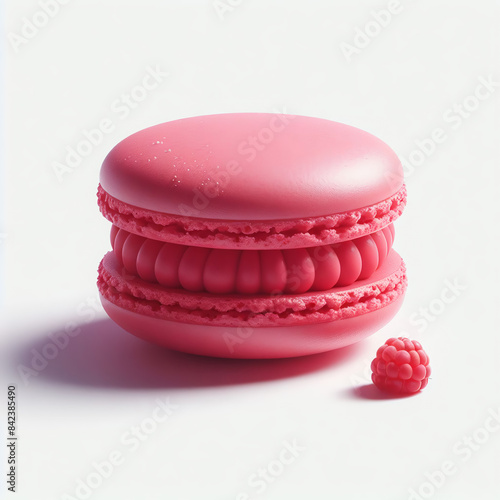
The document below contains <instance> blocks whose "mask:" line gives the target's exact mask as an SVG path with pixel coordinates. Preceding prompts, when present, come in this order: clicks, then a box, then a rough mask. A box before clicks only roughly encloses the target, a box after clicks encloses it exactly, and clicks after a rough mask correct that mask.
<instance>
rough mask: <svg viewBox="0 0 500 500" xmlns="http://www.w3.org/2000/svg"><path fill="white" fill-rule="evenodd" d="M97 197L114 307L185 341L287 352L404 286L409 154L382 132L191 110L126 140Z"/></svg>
mask: <svg viewBox="0 0 500 500" xmlns="http://www.w3.org/2000/svg"><path fill="white" fill-rule="evenodd" d="M97 197H98V204H99V207H100V210H101V212H102V214H103V215H104V217H106V218H107V219H108V220H109V221H110V222H111V223H112V225H111V246H112V251H110V252H108V253H107V254H106V255H105V257H104V259H103V260H102V262H101V264H100V266H99V270H98V282H97V283H98V288H99V292H100V297H101V301H102V304H103V307H104V309H105V310H106V312H107V314H108V315H109V317H110V318H111V319H112V320H113V321H115V322H116V323H117V324H118V325H120V326H121V327H122V328H124V329H125V330H126V331H128V332H130V333H132V334H133V335H136V336H137V337H140V338H142V339H145V340H147V341H150V342H153V343H156V344H159V345H162V346H166V347H168V348H171V349H175V350H178V351H183V352H188V353H193V354H201V355H207V356H217V357H228V358H256V359H259V358H283V357H293V356H302V355H307V354H314V353H319V352H325V351H329V350H332V349H336V348H340V347H344V346H346V345H349V344H352V343H354V342H358V341H360V340H361V339H363V338H365V337H367V336H368V335H370V334H372V333H374V332H375V331H377V330H378V329H380V328H381V327H382V326H384V325H385V324H386V323H387V322H388V321H390V319H391V318H392V317H393V316H394V315H395V314H396V312H397V311H398V309H399V307H400V306H401V303H402V300H403V296H404V293H405V290H406V286H407V279H406V271H405V266H404V263H403V261H402V259H401V257H400V256H399V255H398V254H397V253H396V252H395V251H394V250H393V249H392V245H393V241H394V236H395V232H394V227H393V222H394V221H395V219H397V218H398V217H399V216H400V215H401V213H402V211H403V208H404V206H405V203H406V189H405V186H404V179H403V169H402V166H401V162H400V161H399V159H398V157H397V156H396V154H395V153H394V152H393V151H392V150H391V148H390V147H389V146H387V145H386V144H385V143H384V142H382V141H381V140H380V139H378V138H376V137H375V136H373V135H371V134H369V133H367V132H364V131H362V130H360V129H357V128H354V127H351V126H348V125H345V124H341V123H337V122H333V121H330V120H325V119H320V118H312V117H305V116H294V115H287V114H270V113H234V114H218V115H208V116H198V117H192V118H184V119H181V120H175V121H170V122H167V123H162V124H160V125H155V126H153V127H150V128H147V129H144V130H141V131H139V132H137V133H135V134H133V135H131V136H129V137H127V138H126V139H124V140H123V141H121V142H120V143H119V144H117V145H116V146H115V147H114V148H113V149H112V150H111V151H110V153H109V154H108V155H107V157H106V158H105V160H104V163H103V165H102V167H101V172H100V184H99V187H98V193H97Z"/></svg>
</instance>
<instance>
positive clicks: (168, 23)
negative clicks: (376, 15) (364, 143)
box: [0, 0, 500, 500]
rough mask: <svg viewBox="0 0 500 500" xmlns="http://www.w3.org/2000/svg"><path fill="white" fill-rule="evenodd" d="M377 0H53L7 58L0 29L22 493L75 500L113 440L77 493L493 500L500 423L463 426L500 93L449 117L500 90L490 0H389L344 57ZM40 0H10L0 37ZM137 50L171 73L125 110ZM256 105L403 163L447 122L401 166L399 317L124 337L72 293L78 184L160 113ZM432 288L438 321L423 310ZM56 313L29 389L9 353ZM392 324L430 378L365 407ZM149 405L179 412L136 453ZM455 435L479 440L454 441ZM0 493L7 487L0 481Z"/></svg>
mask: <svg viewBox="0 0 500 500" xmlns="http://www.w3.org/2000/svg"><path fill="white" fill-rule="evenodd" d="M223 2H224V3H226V4H227V5H231V4H230V3H229V0H223ZM232 3H233V4H238V2H237V1H236V0H232ZM388 4H389V2H384V1H376V2H375V1H373V2H371V1H367V0H364V1H358V2H352V1H347V0H346V1H328V2H327V1H324V2H321V1H316V2H299V1H288V2H284V1H283V2H277V1H275V2H269V1H267V2H266V1H264V0H245V1H242V2H240V3H239V5H237V6H234V7H231V9H232V10H231V11H228V12H226V13H225V15H224V16H223V19H222V20H221V19H220V18H219V17H218V15H217V13H216V11H215V8H214V6H213V4H212V1H211V0H205V1H201V0H200V1H190V2H179V1H178V2H173V1H170V2H168V1H165V0H163V1H159V0H158V1H152V0H149V1H144V0H143V1H141V2H139V1H138V0H137V1H130V0H129V1H127V2H125V1H118V0H113V1H111V0H107V1H106V2H102V1H101V2H97V1H95V0H94V1H89V0H86V1H83V0H72V1H70V2H69V3H68V4H67V5H64V6H62V7H61V8H60V11H59V12H58V13H57V15H55V16H54V18H53V19H50V21H49V22H48V23H47V25H46V26H45V27H43V28H41V29H40V30H39V32H38V33H37V34H36V35H35V36H33V38H32V39H30V40H28V41H27V43H25V44H22V45H21V46H20V47H18V49H19V50H17V51H16V50H15V48H14V46H13V44H12V43H11V42H10V41H9V38H8V37H7V36H5V37H4V42H5V44H6V46H5V57H6V61H5V64H6V69H7V80H6V96H7V98H6V115H5V116H6V118H5V130H6V136H5V144H6V152H5V158H4V160H5V161H4V164H5V165H6V169H5V170H6V171H5V181H6V182H5V185H4V188H5V200H4V205H5V212H4V217H3V222H2V224H3V226H2V227H0V232H2V233H6V237H5V238H3V240H2V245H3V251H4V255H5V272H6V276H5V280H4V283H3V285H4V287H5V288H4V303H3V318H2V320H1V325H2V335H1V339H0V342H1V348H2V356H3V357H4V361H2V364H1V369H2V381H3V384H2V385H3V387H2V388H0V391H2V394H3V393H6V386H7V384H8V383H16V384H17V386H18V391H17V392H18V410H19V414H18V433H19V448H18V454H19V461H20V462H19V468H18V493H17V496H16V498H17V499H23V500H32V499H36V500H45V499H60V498H67V497H64V495H65V494H68V495H71V496H72V497H73V498H79V497H78V496H76V495H75V487H76V485H77V480H78V478H82V479H85V478H87V477H88V475H89V474H90V473H91V472H92V471H93V466H92V463H93V462H102V461H103V460H105V459H107V457H108V456H109V455H110V453H112V452H114V451H118V452H120V453H122V455H123V463H122V464H121V465H119V466H117V467H116V469H115V470H114V472H113V473H112V475H111V476H110V477H109V478H107V479H105V480H104V481H103V483H102V485H101V486H99V487H98V488H96V489H95V490H93V492H92V496H91V498H92V499H96V500H97V499H106V500H108V499H120V500H126V499H137V498H148V499H160V498H161V499H164V498H174V499H176V500H191V499H203V500H212V499H214V500H215V499H216V500H221V499H228V500H230V499H231V500H233V499H236V498H238V494H239V493H242V492H246V493H248V494H249V495H251V498H262V499H273V500H281V499H287V500H288V499H304V498H314V499H318V500H321V499H331V498H341V499H344V500H349V499H367V498H371V499H383V500H399V499H407V498H411V490H410V489H411V488H413V489H415V490H417V491H418V490H419V488H423V489H422V490H420V491H421V493H422V494H423V496H422V497H421V498H424V495H428V498H430V497H432V498H435V499H454V500H456V499H469V498H476V499H485V500H486V499H487V500H489V499H492V498H496V497H498V495H499V494H500V479H499V476H498V467H499V463H500V453H499V443H500V432H498V431H496V427H495V428H493V427H491V426H490V431H489V432H487V433H483V432H482V431H481V430H478V429H480V428H481V427H482V426H483V425H484V424H485V423H486V424H491V423H492V421H490V420H487V418H488V415H489V412H491V411H496V412H498V411H499V407H500V398H499V396H498V395H499V393H500V391H499V389H500V384H499V380H500V378H499V369H498V359H499V354H500V349H499V340H498V338H499V337H498V319H499V318H498V316H499V314H498V310H499V308H498V303H499V302H498V301H499V299H500V297H499V293H498V285H497V280H498V276H499V265H498V257H497V256H498V253H499V239H498V220H499V215H500V214H499V208H498V207H499V204H498V197H499V194H500V193H499V186H500V183H499V169H498V160H499V147H498V134H499V132H500V123H499V116H500V115H499V98H500V86H499V85H498V84H496V87H495V88H494V91H493V92H492V93H491V95H489V96H486V94H485V93H484V92H483V94H481V96H482V97H484V99H483V100H482V101H481V102H480V103H479V105H478V109H477V110H476V111H474V112H472V113H471V114H470V116H468V117H467V118H463V119H461V120H458V119H456V118H454V116H456V112H455V111H451V112H450V111H449V110H450V109H451V110H453V106H454V104H456V103H461V102H463V101H464V99H466V98H467V97H468V96H471V95H473V94H474V92H475V89H476V87H477V85H478V84H479V80H478V79H479V78H480V77H482V78H486V79H488V78H490V77H491V78H493V79H494V80H495V81H496V82H500V71H499V67H498V64H497V63H498V61H499V50H498V48H499V38H500V36H499V32H498V21H499V9H498V2H494V1H487V0H484V1H483V2H481V3H479V2H470V1H465V0H461V1H457V0H453V1H452V0H448V1H441V2H430V1H425V0H421V1H415V0H407V1H406V0H402V1H401V6H402V7H401V8H400V9H402V11H401V12H399V13H398V14H394V15H393V16H392V21H391V22H390V24H389V25H388V26H387V27H386V28H384V29H382V30H381V32H380V34H378V36H376V37H374V38H373V39H372V40H371V42H370V43H369V45H368V46H367V47H366V48H364V49H362V50H361V51H360V53H358V54H354V55H353V57H352V59H351V61H350V62H348V61H347V59H346V57H345V56H344V54H343V52H342V49H341V44H342V43H343V42H345V43H353V39H354V36H355V33H356V31H355V29H356V27H360V28H362V27H363V26H365V25H366V23H367V22H369V21H370V20H371V19H373V16H372V14H370V11H371V10H376V11H378V10H380V9H383V8H386V7H387V6H388ZM39 10H40V7H39V4H38V2H37V1H32V0H30V1H28V0H25V1H23V2H15V1H14V0H10V1H8V2H7V6H6V11H7V12H6V13H7V16H6V32H7V35H8V34H9V33H15V34H19V33H20V30H21V26H22V24H23V22H24V21H23V18H24V17H27V18H28V19H32V18H33V16H34V15H35V14H36V13H37V12H38V11H39ZM372 29H374V28H373V26H372ZM10 39H11V40H12V39H13V38H12V36H10ZM156 65H158V66H159V68H160V69H161V71H164V72H168V73H169V75H168V76H167V77H163V81H162V82H161V83H159V84H158V86H157V88H155V89H154V90H151V91H150V92H149V93H148V95H147V97H146V98H145V99H144V100H143V101H142V102H140V103H139V104H137V106H136V107H135V108H134V109H129V111H127V108H125V109H124V108H123V105H122V104H120V103H117V102H116V100H117V99H121V97H120V96H121V94H122V93H126V92H129V91H130V89H132V88H133V87H134V86H135V85H136V84H137V83H139V82H140V81H141V80H142V79H143V77H144V75H145V74H146V71H147V68H148V67H153V68H154V67H155V66H156ZM480 92H481V91H480ZM467 102H468V104H469V105H474V100H473V99H470V100H469V101H467ZM273 110H274V111H276V110H278V111H287V112H289V113H294V114H303V115H311V116H319V117H324V118H329V119H333V120H337V121H341V122H345V123H349V124H351V125H354V126H358V127H360V128H363V129H365V130H368V131H370V132H372V133H373V134H375V135H377V136H379V137H380V138H382V139H383V140H385V141H386V142H387V143H388V144H389V145H391V146H392V147H393V148H394V149H395V150H396V152H397V153H398V154H400V155H401V156H402V157H405V158H408V157H409V155H410V153H411V151H412V150H413V149H415V148H416V146H415V141H416V140H422V139H424V138H426V137H430V136H431V134H432V133H433V131H434V130H435V129H436V128H441V129H443V130H444V134H445V136H446V140H444V141H442V143H441V144H439V145H438V146H437V147H436V149H435V151H434V152H433V154H432V155H431V156H430V157H428V158H427V159H426V161H425V162H423V163H422V164H421V165H420V166H417V167H415V168H414V169H413V170H412V169H411V168H407V173H408V174H409V175H408V176H407V185H408V191H409V202H408V206H407V210H406V212H405V214H404V216H403V217H402V218H401V219H400V220H399V221H398V222H397V224H396V233H397V239H396V244H395V247H396V249H397V250H398V252H399V253H400V254H401V255H402V256H403V257H404V259H405V260H406V263H407V266H408V270H409V279H410V286H409V289H408V293H407V297H406V301H405V304H404V306H403V309H402V310H401V311H400V313H399V314H398V316H397V318H396V319H395V320H394V321H393V322H392V323H391V324H390V325H389V326H387V327H386V328H384V329H383V330H382V331H379V332H378V333H377V334H376V335H374V336H373V337H371V338H370V339H368V340H367V341H365V342H363V343H361V344H359V345H357V346H355V347H354V348H350V349H347V350H346V351H343V352H341V353H333V354H325V355H321V356H316V357H311V358H303V359H297V360H285V361H276V362H235V361H220V360H214V359H203V358H197V357H191V356H187V355H182V354H174V353H169V352H167V351H162V350H158V349H156V348H154V347H152V346H149V345H147V344H145V343H142V342H141V341H139V340H137V339H135V338H133V337H132V336H130V335H128V334H126V333H124V332H122V331H121V330H120V329H119V328H118V327H116V326H114V325H113V324H111V323H110V322H109V321H107V320H106V319H105V317H104V314H103V312H102V310H101V309H100V307H98V309H97V310H94V309H93V308H92V305H89V304H88V303H87V302H86V301H87V300H90V301H92V299H93V298H95V297H96V287H95V279H96V268H97V264H98V262H99V260H100V259H101V257H102V255H103V254H104V252H105V251H107V250H108V248H109V242H108V231H109V223H108V222H107V221H106V220H104V218H103V217H102V216H101V215H100V213H99V211H98V209H97V206H96V197H95V192H96V187H97V182H98V171H99V167H100V163H101V162H102V160H103V158H104V156H105V154H106V153H107V151H109V149H111V147H112V146H113V145H114V144H116V143H117V142H118V141H119V140H121V139H122V138H124V137H126V136H127V135H129V134H130V133H132V132H135V131H137V130H139V129H141V128H143V127H146V126H149V125H152V124H155V123H159V122H163V121H168V120H172V119H175V118H180V117H185V116H192V115H198V114H207V113H217V112H230V111H231V112H233V111H273ZM127 113H128V114H127ZM126 114H127V116H125V115H126ZM105 117H108V118H109V119H110V120H111V121H112V124H113V127H114V130H113V131H112V132H111V133H107V134H105V135H104V139H103V141H102V143H101V144H100V145H98V146H96V147H95V148H94V149H93V150H92V151H91V153H90V154H89V155H88V156H87V157H86V158H85V159H84V160H83V161H82V162H81V164H80V165H78V166H77V167H76V168H75V169H74V171H72V172H69V173H67V174H65V175H64V176H63V179H62V182H58V179H57V177H56V176H55V174H54V171H53V164H54V162H62V161H64V157H65V155H66V152H67V147H68V146H71V147H73V148H74V147H76V145H77V144H78V143H79V141H81V140H82V138H83V133H84V130H85V129H87V130H89V129H91V128H95V127H97V126H98V124H99V122H100V120H102V119H103V118H105ZM439 134H440V133H439V132H437V133H436V135H437V136H438V137H439V136H440V135H439ZM442 135H443V133H441V136H442ZM447 280H449V281H450V282H453V281H455V280H457V281H458V282H459V283H460V284H461V285H462V286H465V287H466V288H465V290H462V291H459V292H457V294H456V295H453V293H450V292H444V297H445V298H447V301H448V302H449V303H447V304H443V303H440V302H439V297H440V296H441V295H442V294H443V291H444V290H445V288H447V286H448V285H447V284H446V282H447ZM429 304H432V307H433V308H434V310H435V311H438V310H439V312H440V314H438V315H436V317H434V318H433V321H432V322H425V321H424V322H422V320H418V318H417V317H416V316H415V315H418V314H420V313H419V310H420V308H426V307H428V306H429ZM89 320H91V322H89ZM68 321H76V322H77V323H83V322H87V323H86V324H84V325H82V326H81V332H80V334H79V335H77V336H75V337H73V338H71V341H70V343H69V345H68V346H67V347H66V348H65V349H63V350H61V351H60V352H59V353H58V354H57V356H56V357H55V359H53V360H51V361H50V362H49V364H48V366H47V367H46V368H45V369H43V370H41V371H40V372H38V375H37V376H32V377H30V378H29V380H28V383H24V382H23V380H22V379H21V377H20V375H19V371H18V368H19V365H20V364H24V365H26V366H29V364H30V363H31V357H32V355H33V353H32V349H35V350H38V351H40V350H42V349H43V348H44V347H45V346H46V345H47V344H48V343H50V342H51V340H50V337H49V336H48V335H49V334H50V333H52V334H54V333H55V332H60V331H62V330H63V329H64V328H65V326H66V323H67V322H68ZM400 335H408V336H410V337H411V338H415V339H418V340H420V341H421V342H422V344H423V345H424V347H425V349H426V350H427V351H428V353H429V354H430V357H431V363H432V368H433V377H432V380H431V381H430V383H429V386H428V387H427V388H426V389H425V391H423V393H421V394H420V395H418V396H417V397H413V398H408V399H399V400H397V399H396V400H373V399H370V397H369V396H370V394H371V392H370V390H369V389H367V388H364V389H361V390H359V387H360V386H364V385H366V384H368V379H367V373H366V371H367V369H368V366H369V363H370V361H371V359H372V357H373V355H374V353H375V350H376V348H377V347H378V346H379V345H380V344H382V343H383V342H384V341H385V340H386V339H387V338H388V337H391V336H400ZM355 388H358V390H355ZM2 397H6V395H5V396H2ZM157 398H161V399H163V400H164V399H166V398H169V399H170V402H171V403H172V404H175V405H178V408H177V409H176V410H175V411H174V412H173V414H172V415H171V416H170V417H169V419H168V420H167V421H166V422H164V423H161V424H158V426H157V429H156V430H155V431H154V432H153V433H152V434H151V435H149V437H148V439H147V440H145V441H144V442H143V443H141V445H140V447H139V448H138V449H137V450H135V451H134V450H132V446H133V445H132V444H131V442H130V441H127V439H129V438H130V436H129V435H128V434H127V432H130V429H131V426H137V425H141V424H143V425H146V426H147V425H150V424H151V421H148V420H147V418H148V417H150V416H151V415H152V414H153V412H154V411H155V407H156V406H157V402H156V400H157ZM2 408H3V410H2V412H4V411H5V404H4V403H2ZM156 411H157V413H156V414H157V415H160V413H158V412H160V410H156ZM4 418H5V417H4V414H3V415H2V419H4ZM145 419H146V420H145ZM145 422H146V423H145ZM5 427H6V426H5V424H4V420H2V429H1V432H2V440H3V442H5V440H4V432H5ZM495 431H496V432H495ZM471 435H474V439H479V440H483V441H485V442H484V443H483V444H480V445H476V443H475V441H473V442H472V443H471V444H470V445H466V444H465V442H463V443H461V441H462V440H463V439H464V438H466V437H467V436H471ZM122 439H124V440H125V441H124V442H123V441H122ZM294 440H296V442H297V443H298V444H299V445H300V446H302V447H304V448H305V449H304V450H302V451H300V452H299V454H298V456H297V457H296V459H295V460H294V461H293V462H291V463H289V464H287V465H285V466H283V470H282V471H281V469H280V466H279V465H277V464H276V463H274V464H272V462H273V461H274V460H276V459H277V458H278V457H279V456H280V453H282V450H283V446H284V445H283V442H284V441H288V442H289V443H293V441H294ZM127 443H128V444H127ZM470 446H473V447H474V451H471V452H470V456H469V453H467V451H466V448H468V449H470ZM1 448H2V449H5V447H4V444H3V443H2V444H1ZM476 448H477V449H476ZM283 457H284V458H288V459H290V460H289V461H291V457H293V456H292V455H289V454H288V455H283ZM1 460H2V467H4V465H5V463H6V459H5V457H3V455H2V458H1ZM445 462H452V463H453V466H454V468H453V471H454V473H453V474H451V475H450V476H447V477H446V479H445V480H444V481H443V483H444V484H443V485H442V486H440V487H439V488H434V491H433V490H432V489H431V488H429V487H428V486H427V487H426V486H422V485H423V483H424V482H425V481H428V479H427V478H426V474H432V473H434V472H435V471H437V470H438V469H440V468H442V466H443V463H445ZM269 464H271V469H272V470H273V471H275V473H276V474H277V477H276V478H275V479H274V480H273V482H272V483H270V484H268V485H267V486H266V488H265V491H263V492H260V490H261V488H259V487H256V485H257V483H255V477H254V476H252V475H253V474H257V473H258V471H259V469H261V468H264V469H265V468H267V467H268V465H269ZM273 467H274V469H273ZM445 468H446V465H445ZM2 470H4V469H3V468H2ZM438 476H439V474H435V477H436V478H437V477H438ZM2 477H5V476H3V474H2ZM252 478H253V481H254V482H253V483H252V484H254V486H252V485H251V484H249V481H251V482H252ZM94 479H95V477H94ZM0 490H1V491H2V494H3V493H5V494H6V497H7V498H8V497H9V495H10V494H9V493H8V492H7V491H6V487H5V484H3V480H2V485H1V486H0ZM429 495H430V496H429ZM80 498H82V497H81V496H80ZM241 498H245V497H244V496H243V497H241Z"/></svg>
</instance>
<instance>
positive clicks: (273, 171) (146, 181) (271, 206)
mask: <svg viewBox="0 0 500 500" xmlns="http://www.w3.org/2000/svg"><path fill="white" fill-rule="evenodd" d="M100 183H101V186H102V187H103V189H104V190H105V191H106V192H107V193H108V194H110V195H111V196H113V197H115V198H117V199H119V200H121V201H122V202H123V203H127V204H130V205H133V206H136V207H140V208H145V209H149V210H154V211H158V212H163V213H167V214H174V215H187V216H195V217H201V218H207V219H229V220H247V219H248V220H273V219H294V218H307V217H317V216H325V215H330V214H334V213H340V212H346V211H351V210H355V209H359V208H362V207H366V206H369V205H372V204H374V203H378V202H380V201H382V200H385V199H386V198H389V197H390V196H392V195H394V194H395V193H396V192H397V191H398V190H399V189H400V188H401V187H402V185H403V170H402V167H401V163H400V161H399V159H398V158H397V156H396V155H395V153H394V152H393V151H392V150H391V149H390V148H389V146H387V145H386V144H385V143H384V142H382V141H381V140H380V139H378V138H376V137H375V136H373V135H371V134H369V133H367V132H364V131H362V130H359V129H357V128H354V127H351V126H348V125H344V124H341V123H337V122H332V121H329V120H324V119H319V118H310V117H304V116H293V115H282V114H267V113H238V114H220V115H209V116H198V117H193V118H185V119H182V120H176V121H171V122H167V123H163V124H160V125H156V126H153V127H150V128H147V129H145V130H141V131H140V132H137V133H135V134H133V135H131V136H130V137H127V138H126V139H124V140H123V141H122V142H120V143H119V144H118V145H117V146H115V147H114V148H113V149H112V151H111V152H110V153H109V154H108V156H107V157H106V159H105V161H104V164H103V166H102V169H101V176H100Z"/></svg>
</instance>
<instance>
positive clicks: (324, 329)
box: [100, 295, 403, 359]
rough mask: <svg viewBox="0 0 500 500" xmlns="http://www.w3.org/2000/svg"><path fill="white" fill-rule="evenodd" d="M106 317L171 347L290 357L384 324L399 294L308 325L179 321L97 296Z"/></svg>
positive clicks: (354, 338)
mask: <svg viewBox="0 0 500 500" xmlns="http://www.w3.org/2000/svg"><path fill="white" fill-rule="evenodd" d="M100 298H101V302H102V305H103V307H104V310H105V311H106V313H107V314H108V316H109V317H110V318H111V319H112V320H113V321H114V322H115V323H116V324H118V325H119V326H121V327H122V328H124V329H125V330H127V331H128V332H129V333H131V334H132V335H135V336H136V337H139V338H141V339H142V340H146V341H148V342H152V343H154V344H157V345H160V346H163V347H167V348H169V349H173V350H175V351H180V352H185V353H189V354H197V355H202V356H213V357H217V358H233V359H273V358H292V357H297V356H306V355H310V354H319V353H322V352H327V351H331V350H334V349H339V348H341V347H346V346H348V345H351V344H354V343H356V342H359V341H360V340H363V339H364V338H366V337H368V336H370V335H372V334H373V333H375V332H376V331H377V330H379V329H380V328H382V327H383V326H384V325H386V324H387V323H388V322H389V321H390V320H391V319H392V318H393V317H394V315H395V314H396V313H397V312H398V310H399V308H400V307H401V305H402V303H403V295H401V296H399V297H398V298H397V299H396V300H394V301H393V302H391V303H390V304H389V305H387V306H386V307H383V308H381V309H377V310H376V311H373V312H370V313H369V314H363V315H361V316H355V317H352V318H346V319H342V320H337V321H332V322H329V323H316V324H311V325H295V326H281V327H261V328H251V327H225V326H208V325H196V324H190V323H179V322H176V321H168V320H164V319H160V318H154V317H151V316H144V315H142V314H138V313H135V312H131V311H128V310H126V309H123V308H121V307H119V306H117V305H116V304H113V303H112V302H110V301H109V300H107V299H105V298H104V297H103V296H102V295H100Z"/></svg>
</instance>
